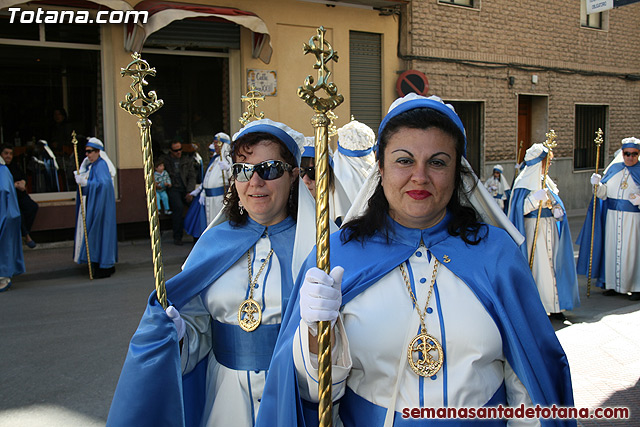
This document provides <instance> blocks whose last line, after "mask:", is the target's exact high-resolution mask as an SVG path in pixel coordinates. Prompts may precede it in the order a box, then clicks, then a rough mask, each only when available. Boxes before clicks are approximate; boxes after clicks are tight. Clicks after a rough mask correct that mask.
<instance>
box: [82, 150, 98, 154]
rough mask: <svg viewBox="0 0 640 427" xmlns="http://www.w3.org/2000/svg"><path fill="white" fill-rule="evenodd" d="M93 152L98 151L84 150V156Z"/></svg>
mask: <svg viewBox="0 0 640 427" xmlns="http://www.w3.org/2000/svg"><path fill="white" fill-rule="evenodd" d="M94 151H98V150H84V152H85V153H86V154H89V153H93V152H94Z"/></svg>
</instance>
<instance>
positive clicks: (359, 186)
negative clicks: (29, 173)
mask: <svg viewBox="0 0 640 427" xmlns="http://www.w3.org/2000/svg"><path fill="white" fill-rule="evenodd" d="M348 126H352V127H353V129H350V132H346V131H347V130H349V129H345V132H343V133H342V134H340V133H339V134H338V142H337V150H336V152H335V153H333V156H332V159H331V162H330V163H331V167H330V168H329V177H328V178H329V180H328V181H329V186H328V189H329V200H330V219H331V221H330V228H331V231H332V234H331V237H330V256H329V263H330V265H331V267H333V268H332V269H331V272H330V273H329V274H327V273H326V272H324V271H323V270H320V269H318V268H316V267H315V265H316V249H315V248H314V243H315V201H314V197H313V195H314V194H315V192H316V191H317V190H318V189H317V188H316V187H315V184H316V179H317V178H318V177H317V176H316V172H317V171H316V170H315V168H314V167H313V166H312V164H313V161H312V160H309V159H312V158H314V157H315V153H314V151H313V147H312V144H311V143H310V142H309V141H308V140H306V139H305V137H304V136H303V135H302V134H301V133H299V132H297V131H295V130H293V129H291V128H290V127H289V126H287V125H285V124H283V123H278V122H274V121H271V120H269V119H262V120H257V121H254V122H251V123H249V124H248V125H246V126H245V127H244V128H243V129H241V130H240V131H239V132H238V133H236V134H235V135H234V136H233V138H232V141H230V144H228V147H227V148H226V149H225V150H226V151H225V152H224V153H225V155H224V156H221V157H222V158H221V159H220V160H219V161H223V162H224V163H225V164H223V165H222V169H223V170H225V171H226V172H227V176H231V180H230V181H229V182H228V188H227V189H226V190H225V192H224V193H223V194H222V195H220V197H221V199H220V203H219V204H218V207H220V206H221V207H222V210H221V211H220V212H219V213H217V214H216V215H215V217H214V218H212V219H211V220H209V215H208V213H209V211H208V210H207V224H208V225H207V229H206V231H204V232H203V233H202V235H201V237H200V238H199V239H198V241H197V242H196V244H195V246H194V248H193V250H192V251H191V253H190V255H189V256H188V258H187V260H186V262H185V263H184V265H183V269H182V271H181V272H180V273H179V274H177V275H176V276H175V277H173V278H171V279H170V280H168V281H167V283H166V288H167V296H168V302H169V307H168V308H167V309H166V310H165V309H164V308H163V307H162V306H161V305H160V303H159V302H158V300H157V298H156V294H155V291H154V292H152V293H151V295H150V296H149V299H148V304H147V308H146V310H145V312H144V314H143V317H142V319H141V322H140V325H139V327H138V329H137V331H136V332H135V334H134V336H133V338H132V339H131V344H130V346H129V351H128V353H127V356H126V360H125V362H124V366H123V368H122V373H121V376H120V380H119V382H118V385H117V388H116V391H115V395H114V398H113V402H112V405H111V409H110V412H109V417H108V420H107V425H108V426H134V425H135V426H147V425H148V426H158V425H167V426H254V425H255V426H305V425H306V426H312V425H317V424H318V401H319V396H318V356H317V354H318V344H317V334H318V331H317V322H319V321H326V322H330V325H331V334H332V342H333V344H332V353H331V363H332V381H331V383H332V400H333V402H334V404H333V414H332V415H333V421H334V425H337V426H340V425H344V426H401V425H405V424H416V425H431V424H432V423H436V422H438V421H444V420H432V419H411V418H409V419H407V418H405V417H404V416H403V414H406V411H405V409H406V408H425V407H430V408H442V407H456V408H461V407H466V408H482V407H496V406H498V405H503V406H508V407H512V408H517V407H520V406H521V405H524V406H525V407H533V406H535V405H540V406H541V407H551V406H552V405H556V406H558V407H572V406H573V392H572V386H571V377H570V372H569V365H568V361H567V358H566V355H565V353H564V351H563V349H562V347H561V346H560V343H559V342H558V340H557V338H556V335H555V332H554V330H553V328H552V326H551V323H550V322H549V321H548V319H547V313H550V312H551V313H552V312H554V310H555V309H557V308H558V307H559V309H560V310H562V309H566V308H567V307H565V306H563V302H562V298H559V297H561V296H562V297H564V296H565V290H561V289H560V282H561V281H562V280H565V276H564V274H565V272H564V270H565V267H566V265H565V264H564V263H565V262H569V263H570V265H571V266H572V268H573V274H572V275H571V274H568V273H567V274H568V275H569V276H571V277H570V279H569V281H570V282H571V283H570V285H571V286H574V284H573V282H572V280H573V279H574V278H575V267H573V266H574V265H575V264H574V261H573V254H572V253H571V254H568V253H564V252H562V253H559V252H561V251H560V250H559V248H560V247H561V246H559V245H558V246H551V248H552V249H549V247H550V246H547V243H549V242H555V241H556V240H558V239H563V238H565V237H568V234H569V233H568V227H567V222H566V215H564V208H563V206H562V202H561V201H560V200H559V198H557V188H556V187H555V185H554V184H553V183H552V181H551V180H550V179H548V180H547V182H546V187H547V188H546V189H543V188H541V180H540V176H541V175H540V170H541V169H540V168H541V167H543V166H544V162H546V161H549V159H548V156H546V153H547V152H546V149H544V148H542V146H541V144H535V145H534V146H532V148H531V149H530V150H529V151H528V152H527V157H526V158H525V162H527V163H526V167H525V169H524V170H523V171H522V172H521V174H520V176H519V178H518V180H517V181H516V183H515V185H514V191H513V193H512V195H511V209H510V217H511V218H512V220H513V223H512V222H510V221H509V218H507V216H506V215H505V214H504V212H503V211H502V209H501V208H500V206H498V204H496V203H494V202H493V199H494V198H493V196H492V194H490V193H489V192H488V191H487V190H486V189H485V187H484V186H483V185H478V179H477V177H476V176H475V175H474V174H473V172H472V171H471V168H470V166H469V164H468V162H467V161H466V159H465V154H466V136H465V130H464V127H463V125H462V122H461V121H460V118H459V117H458V116H457V115H456V113H455V111H454V110H453V108H452V107H451V106H449V105H447V104H444V103H443V102H442V101H441V100H440V99H439V98H437V97H430V98H426V97H422V96H418V95H415V94H410V95H407V96H405V97H403V98H399V99H398V100H396V101H395V102H394V103H393V104H392V105H391V107H390V109H389V112H388V113H387V115H386V116H385V117H384V119H383V121H382V123H381V124H380V127H379V131H378V140H377V142H376V143H375V146H373V142H372V141H373V139H374V136H373V132H372V131H371V130H370V129H368V130H367V129H366V126H364V125H362V126H360V124H357V123H356V122H352V123H351V124H350V125H348ZM367 141H370V142H367ZM639 142H640V141H639ZM634 143H635V142H634ZM624 147H625V145H624V144H623V149H625V148H624ZM637 148H638V147H636V148H634V149H635V150H636V151H637ZM625 150H626V149H625ZM372 151H376V152H377V161H376V154H374V153H373V152H372ZM631 151H633V150H631ZM636 158H637V156H636ZM545 159H546V160H545ZM616 159H617V158H616ZM212 164H213V163H212ZM615 165H616V163H615V160H614V163H612V165H611V166H610V167H609V168H608V169H607V171H606V172H605V175H604V177H603V178H602V179H600V180H599V182H598V186H599V187H598V196H599V197H600V199H598V200H599V201H600V202H599V203H598V206H597V210H596V214H597V215H599V218H600V219H598V221H601V223H602V224H603V228H602V233H603V235H602V236H600V238H601V240H602V242H603V244H604V243H608V242H609V240H610V239H612V238H611V237H610V236H609V235H608V233H609V228H608V227H609V221H622V220H623V219H624V218H621V217H620V215H621V214H619V213H618V210H616V208H617V207H618V206H619V205H624V206H623V207H625V208H629V206H628V205H627V204H625V203H622V201H624V197H625V194H620V193H615V192H613V193H611V192H612V191H613V187H614V186H615V185H617V182H619V181H620V179H622V180H624V182H625V183H627V186H628V187H625V190H627V189H628V190H629V192H633V191H635V192H636V193H634V194H637V191H638V190H637V186H636V185H637V184H635V183H640V181H638V180H637V178H636V176H637V175H634V174H637V170H636V169H634V167H635V166H633V167H628V166H626V167H622V168H620V167H618V166H615ZM209 167H211V164H210V166H209ZM536 173H537V175H536ZM612 174H613V175H612ZM617 174H621V178H614V177H615V176H616V175H617ZM629 175H631V178H632V179H625V177H627V178H629ZM592 179H594V180H597V179H598V178H597V177H595V178H592ZM90 181H91V175H89V178H88V181H87V182H90ZM634 182H635V183H634ZM209 185H213V186H219V184H208V181H207V179H205V180H204V181H203V186H202V190H201V191H204V192H205V197H207V194H206V189H207V188H215V187H208V186H209ZM601 188H605V189H606V192H605V190H601ZM610 189H611V190H610ZM634 189H635V190H634ZM540 190H542V191H540ZM605 193H606V194H605ZM612 194H613V195H612ZM614 196H615V197H614ZM88 197H89V196H88ZM628 197H630V196H628ZM612 199H614V200H616V201H615V202H613V203H612V202H611V200H612ZM602 200H604V202H603V201H602ZM540 202H543V203H544V205H545V208H544V209H543V211H544V214H543V215H542V218H541V220H540V224H539V230H538V233H539V238H538V244H537V246H536V256H535V258H534V259H535V260H537V263H538V264H536V261H534V267H533V274H532V270H531V269H530V268H529V265H528V257H527V253H528V252H527V251H529V250H530V248H531V242H530V241H529V240H530V239H529V230H530V229H531V228H532V221H534V222H535V221H536V218H535V217H533V216H532V215H531V213H532V212H533V213H537V212H536V210H537V208H538V206H539V204H540ZM629 203H630V204H632V205H633V206H637V205H636V204H635V203H633V202H629ZM207 206H208V205H207ZM558 207H559V208H560V209H562V214H563V215H560V214H559V209H558ZM612 210H615V212H610V211H612ZM547 211H548V212H547ZM636 211H637V212H631V209H630V208H629V209H627V210H625V211H623V212H622V215H625V214H630V215H638V212H640V210H638V209H636ZM516 213H518V214H519V215H521V217H520V218H519V219H518V218H515V215H516ZM634 218H636V217H634ZM633 221H637V218H636V219H634V220H633ZM514 224H515V225H514ZM605 224H606V227H607V228H605V227H604V225H605ZM338 226H340V228H338ZM534 226H535V224H534ZM633 226H634V227H635V228H636V230H637V229H638V224H636V223H635V222H633ZM615 230H616V228H614V232H615ZM584 234H585V233H583V235H581V239H583V240H584V239H589V238H590V236H586V235H584ZM525 238H526V239H525ZM615 238H619V235H617V237H614V238H613V239H615ZM634 238H635V237H634ZM525 240H526V242H525ZM623 242H624V241H623ZM625 245H626V246H625ZM630 245H631V246H633V244H632V243H628V242H627V243H622V249H621V251H623V252H624V251H627V252H628V251H629V246H630ZM603 247H604V250H602V251H601V252H599V254H600V255H601V258H602V259H603V261H602V262H601V263H600V262H599V261H598V262H595V261H594V264H596V265H598V266H599V267H600V269H599V270H596V273H595V274H594V277H601V278H602V282H605V281H606V284H607V287H609V286H610V282H609V275H610V274H613V275H620V274H619V272H610V270H611V268H610V267H611V266H612V265H611V264H610V263H609V258H608V257H610V256H612V255H611V254H610V253H609V247H608V246H603ZM519 249H520V250H519ZM538 251H540V253H538ZM594 252H595V251H594ZM632 254H634V255H626V254H624V255H623V256H635V254H636V252H635V249H634V252H632ZM569 255H571V259H570V260H568V261H566V260H564V258H565V257H568V256H569ZM615 256H617V257H618V258H619V257H620V256H621V255H620V253H617V254H616V255H615ZM595 258H596V257H595V256H594V259H595ZM581 259H582V258H581ZM605 259H606V260H605ZM605 264H606V266H607V268H606V269H605V268H604V265H605ZM614 265H617V264H614ZM102 266H103V265H101V267H102ZM104 266H105V267H108V265H107V264H104ZM544 268H550V270H549V271H552V274H553V275H554V279H553V283H554V285H556V290H554V291H553V292H548V294H547V291H542V290H541V289H540V285H538V286H536V280H535V279H534V277H535V276H536V274H537V271H538V270H540V271H542V270H543V269H544ZM616 277H617V276H616ZM621 277H622V278H623V279H624V280H627V279H628V278H629V276H628V275H621ZM605 279H606V280H605ZM634 280H635V283H637V282H638V280H637V279H633V278H631V281H632V282H634ZM599 283H600V282H599ZM576 287H577V285H576ZM616 289H620V290H623V289H621V288H616ZM568 296H569V299H570V301H571V304H575V303H577V293H576V294H575V295H574V294H573V290H571V291H570V292H569V295H568ZM547 304H550V305H547ZM550 308H553V309H552V310H550ZM448 422H450V423H452V424H451V425H458V424H473V423H475V422H481V423H482V424H483V425H491V426H494V425H495V426H498V425H507V424H509V425H516V424H517V425H541V424H544V425H558V426H561V425H562V426H565V425H566V426H572V425H576V421H575V420H574V419H561V418H550V419H538V418H528V419H491V420H482V421H481V420H473V421H472V420H448Z"/></svg>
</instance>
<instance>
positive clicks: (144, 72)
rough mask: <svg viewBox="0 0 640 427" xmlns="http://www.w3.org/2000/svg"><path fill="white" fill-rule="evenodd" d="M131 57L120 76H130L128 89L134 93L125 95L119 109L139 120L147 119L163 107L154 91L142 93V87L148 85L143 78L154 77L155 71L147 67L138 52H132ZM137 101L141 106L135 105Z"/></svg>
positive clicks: (121, 70)
mask: <svg viewBox="0 0 640 427" xmlns="http://www.w3.org/2000/svg"><path fill="white" fill-rule="evenodd" d="M131 56H132V57H133V61H131V62H130V63H129V65H127V67H126V68H121V69H120V74H121V75H122V77H125V76H130V77H131V78H132V79H133V83H131V85H130V87H131V89H132V90H133V92H134V93H131V92H129V93H127V95H126V97H125V99H126V101H121V102H120V107H122V108H123V109H125V110H126V111H127V112H128V113H129V114H131V115H134V116H136V117H138V118H140V119H148V118H149V116H150V115H151V114H153V113H155V112H156V111H158V110H159V109H160V108H161V107H162V106H163V105H164V101H163V100H162V99H158V98H157V96H156V93H155V91H151V92H149V94H148V95H147V94H145V93H144V87H145V86H146V85H148V84H149V83H148V82H147V81H146V80H145V77H147V76H152V77H153V76H155V75H156V69H155V68H151V67H149V63H148V62H147V61H145V60H144V59H142V58H141V57H140V54H139V53H138V52H134V53H133V54H132V55H131ZM138 100H141V101H142V105H140V106H137V105H135V103H136V102H137V101H138Z"/></svg>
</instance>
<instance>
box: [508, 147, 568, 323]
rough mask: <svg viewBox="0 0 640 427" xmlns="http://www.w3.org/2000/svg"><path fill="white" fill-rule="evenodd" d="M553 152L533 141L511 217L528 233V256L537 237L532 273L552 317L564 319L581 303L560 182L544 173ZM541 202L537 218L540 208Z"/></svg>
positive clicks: (525, 245)
mask: <svg viewBox="0 0 640 427" xmlns="http://www.w3.org/2000/svg"><path fill="white" fill-rule="evenodd" d="M552 156H553V153H552V154H549V150H548V149H547V148H546V147H545V146H544V145H543V144H540V143H538V144H533V145H532V146H531V147H529V149H528V150H527V152H526V154H525V165H526V166H525V168H524V169H523V171H522V173H520V175H518V178H516V181H515V183H514V188H513V193H512V197H511V206H510V208H509V219H510V220H511V221H512V222H513V224H514V225H515V226H516V228H518V230H519V231H520V232H521V233H522V235H524V236H525V237H526V241H525V243H523V244H522V245H521V246H520V250H521V252H522V254H523V255H524V256H525V258H526V259H527V260H529V259H530V254H531V251H532V249H533V242H534V239H536V238H535V237H534V236H535V233H536V232H537V236H538V237H537V239H536V240H535V241H536V247H535V254H534V257H533V267H532V273H533V277H534V279H535V281H536V285H537V287H538V292H539V293H540V299H541V300H542V305H543V306H544V308H545V310H546V311H547V313H549V314H550V317H551V318H552V319H556V320H564V314H563V311H564V310H573V309H574V308H577V307H579V306H580V297H579V295H578V276H577V274H576V268H575V259H574V255H573V241H572V239H571V231H570V230H569V221H568V220H567V215H566V209H565V207H564V204H563V203H562V199H561V198H560V195H559V190H558V186H557V185H556V184H555V183H554V182H553V180H552V179H551V177H549V176H548V175H547V178H546V181H545V188H542V180H541V178H542V176H543V175H544V168H545V167H546V162H548V161H551V158H552ZM541 203H542V205H543V208H542V210H541V211H540V218H539V219H538V208H539V206H540V204H541Z"/></svg>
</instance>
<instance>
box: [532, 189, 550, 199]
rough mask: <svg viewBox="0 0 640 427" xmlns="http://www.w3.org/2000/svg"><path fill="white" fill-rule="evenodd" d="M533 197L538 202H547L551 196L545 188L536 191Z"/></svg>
mask: <svg viewBox="0 0 640 427" xmlns="http://www.w3.org/2000/svg"><path fill="white" fill-rule="evenodd" d="M531 197H533V199H534V200H535V201H537V202H546V201H547V200H549V194H547V190H546V189H544V188H541V189H540V190H536V191H534V192H533V194H532V195H531Z"/></svg>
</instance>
